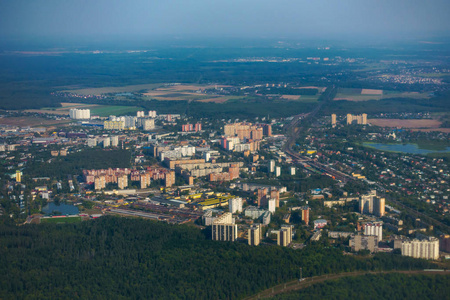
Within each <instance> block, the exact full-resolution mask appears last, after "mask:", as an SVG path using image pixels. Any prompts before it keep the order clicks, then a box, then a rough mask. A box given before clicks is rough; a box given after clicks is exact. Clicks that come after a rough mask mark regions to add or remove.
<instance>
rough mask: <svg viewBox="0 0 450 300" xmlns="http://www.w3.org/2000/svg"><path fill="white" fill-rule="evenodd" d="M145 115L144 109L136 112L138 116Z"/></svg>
mask: <svg viewBox="0 0 450 300" xmlns="http://www.w3.org/2000/svg"><path fill="white" fill-rule="evenodd" d="M144 116H145V112H143V111H138V112H136V117H138V118H143V117H144Z"/></svg>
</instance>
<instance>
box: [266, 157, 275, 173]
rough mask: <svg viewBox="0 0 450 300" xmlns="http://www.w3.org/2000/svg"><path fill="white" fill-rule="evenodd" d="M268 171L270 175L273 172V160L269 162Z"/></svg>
mask: <svg viewBox="0 0 450 300" xmlns="http://www.w3.org/2000/svg"><path fill="white" fill-rule="evenodd" d="M268 169H269V172H270V173H273V172H275V160H273V159H271V160H269V167H268Z"/></svg>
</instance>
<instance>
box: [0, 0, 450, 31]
mask: <svg viewBox="0 0 450 300" xmlns="http://www.w3.org/2000/svg"><path fill="white" fill-rule="evenodd" d="M449 33H450V0H422V1H416V0H308V1H305V0H272V1H267V0H128V1H122V0H120V1H119V0H0V36H3V37H18V38H24V37H29V36H38V37H39V36H45V37H58V36H65V37H70V36H73V37H91V36H109V37H123V36H128V35H133V36H139V37H153V36H165V35H167V36H171V37H200V38H201V37H211V36H216V37H221V36H225V37H249V36H253V37H275V38H277V37H280V38H282V37H288V38H296V37H298V38H305V37H306V38H311V37H317V38H330V37H335V36H347V37H351V36H355V37H357V36H365V35H367V36H411V35H419V36H421V37H422V36H424V37H426V36H428V35H436V34H441V35H442V34H447V35H449Z"/></svg>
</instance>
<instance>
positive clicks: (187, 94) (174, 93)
mask: <svg viewBox="0 0 450 300" xmlns="http://www.w3.org/2000/svg"><path fill="white" fill-rule="evenodd" d="M223 87H229V86H226V85H183V84H180V85H169V86H162V87H158V88H156V89H153V90H150V91H147V92H146V93H144V94H143V95H144V96H146V97H148V98H150V99H152V100H159V101H200V102H215V103H223V102H226V101H227V99H226V97H223V96H221V95H217V96H214V95H210V94H204V93H201V92H197V91H204V90H207V89H215V88H217V89H220V88H223ZM218 92H219V93H220V91H218Z"/></svg>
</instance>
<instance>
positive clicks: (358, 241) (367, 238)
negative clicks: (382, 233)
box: [349, 234, 378, 252]
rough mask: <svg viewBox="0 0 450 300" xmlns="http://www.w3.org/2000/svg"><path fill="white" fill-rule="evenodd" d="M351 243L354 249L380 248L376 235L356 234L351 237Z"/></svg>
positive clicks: (375, 249)
mask: <svg viewBox="0 0 450 300" xmlns="http://www.w3.org/2000/svg"><path fill="white" fill-rule="evenodd" d="M349 244H350V246H351V248H352V250H353V251H360V250H369V251H370V252H376V251H377V250H378V238H377V237H376V236H375V235H359V234H358V235H355V236H354V237H352V238H351V239H350V241H349Z"/></svg>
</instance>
